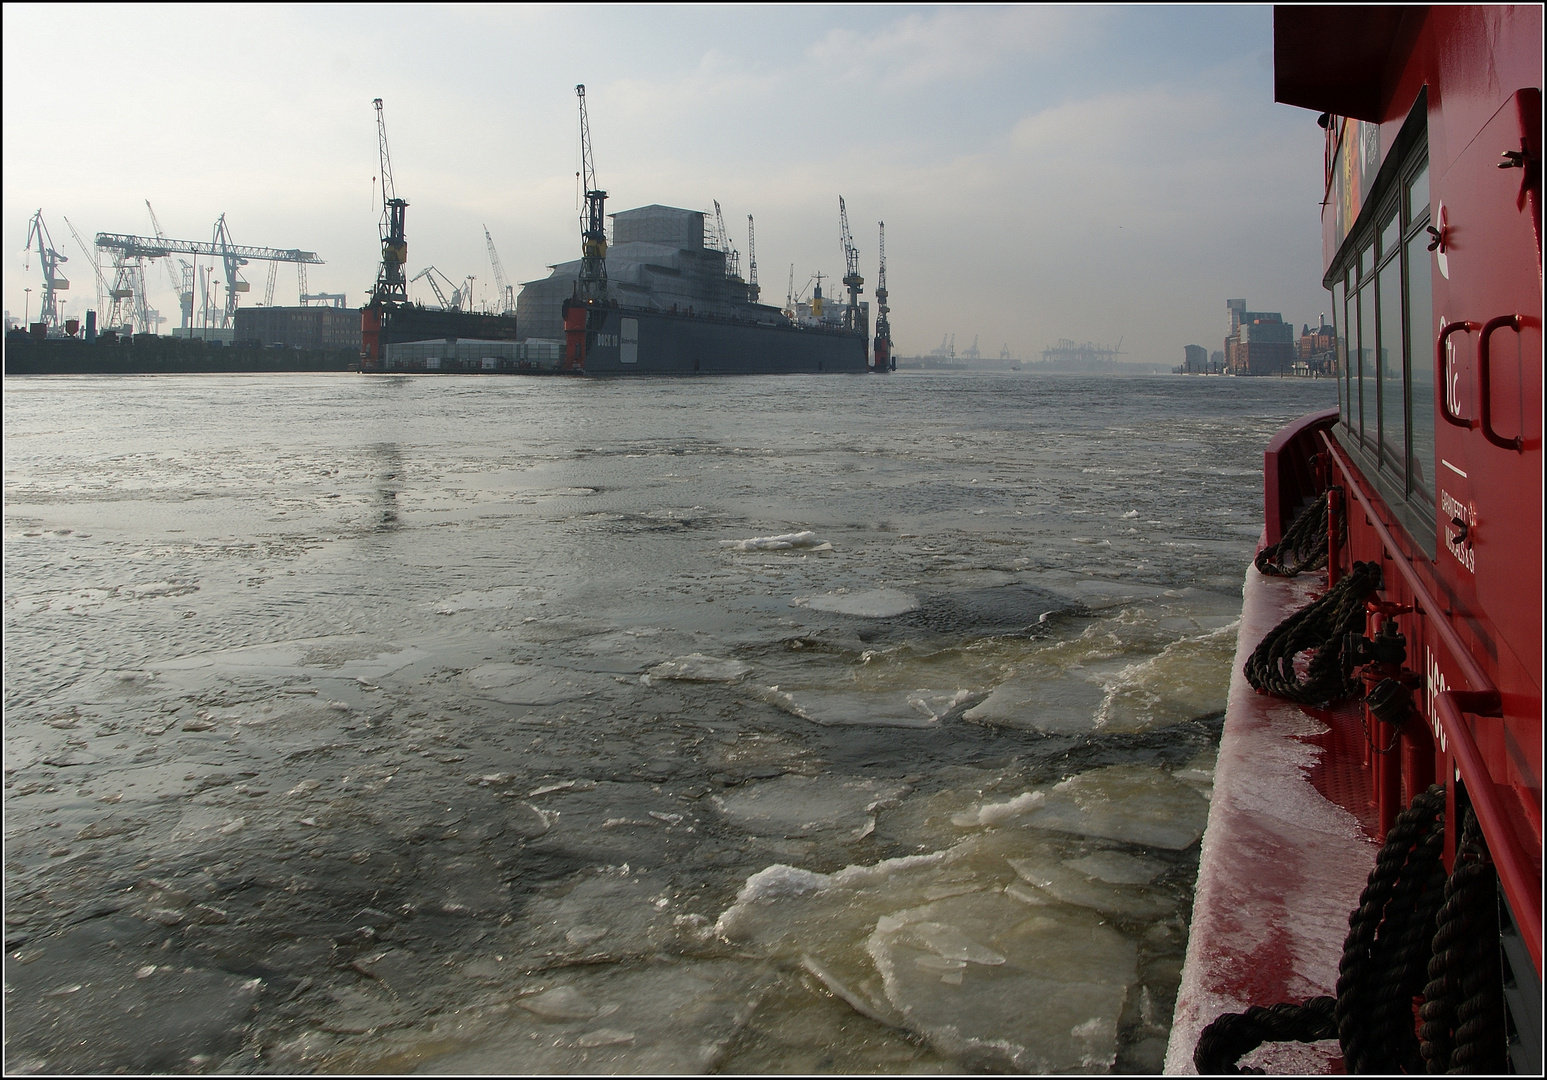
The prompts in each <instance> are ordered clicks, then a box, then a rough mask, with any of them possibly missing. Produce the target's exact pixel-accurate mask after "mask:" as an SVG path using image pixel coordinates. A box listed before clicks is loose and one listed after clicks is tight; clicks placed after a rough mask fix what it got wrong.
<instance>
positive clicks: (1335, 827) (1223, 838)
mask: <svg viewBox="0 0 1547 1080" xmlns="http://www.w3.org/2000/svg"><path fill="white" fill-rule="evenodd" d="M1325 589H1326V576H1325V573H1320V574H1307V575H1304V576H1302V577H1300V578H1298V579H1284V578H1272V577H1266V576H1264V575H1262V574H1260V573H1259V572H1258V571H1257V570H1256V568H1255V567H1252V568H1249V569H1248V570H1247V575H1246V587H1245V596H1244V604H1243V608H1242V612H1241V630H1240V635H1239V640H1238V644H1237V648H1236V656H1235V661H1234V663H1235V670H1234V672H1233V674H1232V677H1231V683H1230V697H1229V700H1228V704H1227V707H1226V715H1225V728H1224V734H1223V736H1222V737H1221V740H1220V748H1219V764H1218V768H1217V770H1216V772H1215V778H1214V795H1213V802H1212V804H1211V806H1210V809H1209V822H1208V828H1207V830H1206V831H1205V833H1204V836H1203V846H1202V853H1201V856H1200V860H1199V868H1198V884H1197V889H1196V892H1195V895H1194V900H1193V914H1192V930H1191V934H1190V937H1189V940H1188V945H1187V959H1186V964H1185V967H1184V968H1183V973H1182V985H1181V989H1180V991H1179V993H1178V994H1177V1002H1176V1011H1175V1016H1174V1019H1173V1022H1172V1029H1171V1041H1170V1046H1169V1048H1168V1050H1167V1054H1166V1066H1165V1068H1166V1072H1167V1073H1170V1074H1178V1073H1180V1074H1194V1073H1196V1072H1197V1069H1196V1068H1195V1067H1194V1065H1193V1058H1192V1055H1193V1048H1194V1047H1195V1046H1196V1044H1197V1041H1198V1035H1199V1034H1200V1033H1201V1032H1202V1030H1203V1029H1204V1028H1205V1027H1206V1026H1208V1024H1209V1023H1210V1022H1212V1021H1213V1020H1214V1019H1215V1017H1217V1016H1220V1015H1221V1014H1223V1013H1230V1012H1241V1011H1243V1010H1245V1008H1246V1007H1247V1006H1248V1005H1254V1004H1256V1005H1260V1004H1269V1003H1273V1002H1281V1001H1287V1002H1296V1003H1299V1002H1303V1001H1305V1000H1306V999H1308V998H1312V997H1316V996H1319V995H1323V994H1332V993H1333V992H1334V988H1335V985H1336V982H1337V974H1338V962H1339V960H1340V959H1341V956H1342V951H1343V933H1342V931H1343V930H1344V929H1346V927H1347V925H1348V915H1349V913H1350V912H1352V911H1353V910H1354V909H1355V907H1356V906H1357V905H1358V901H1359V895H1360V893H1361V892H1362V891H1363V889H1364V885H1365V881H1366V879H1367V877H1368V876H1369V872H1370V869H1371V868H1372V867H1373V866H1374V864H1375V854H1376V851H1377V850H1378V847H1379V844H1378V841H1377V839H1376V835H1377V831H1378V829H1379V821H1378V814H1377V810H1376V805H1375V799H1374V791H1373V789H1372V784H1371V781H1370V776H1369V773H1368V772H1367V771H1366V770H1365V769H1364V768H1363V767H1362V764H1363V762H1364V759H1365V734H1364V726H1363V722H1362V710H1361V709H1359V708H1357V707H1355V706H1352V705H1349V706H1344V707H1341V708H1337V709H1330V710H1328V709H1314V708H1306V707H1302V706H1299V705H1296V704H1295V703H1293V702H1289V701H1284V700H1282V699H1280V698H1275V697H1271V696H1268V695H1266V694H1259V693H1258V692H1257V691H1255V690H1254V689H1252V687H1251V685H1250V684H1249V683H1248V682H1247V681H1246V676H1245V675H1244V674H1243V672H1242V668H1243V666H1244V665H1245V663H1246V660H1247V658H1248V657H1249V656H1250V655H1251V653H1252V650H1253V649H1255V648H1256V647H1257V644H1258V642H1260V641H1261V640H1262V639H1263V637H1265V636H1266V635H1267V634H1268V632H1269V631H1271V630H1272V629H1273V628H1274V627H1275V626H1277V625H1278V624H1279V622H1281V621H1282V620H1283V619H1284V618H1285V617H1286V616H1287V615H1289V614H1291V613H1292V612H1294V611H1297V610H1299V609H1300V608H1301V607H1304V606H1305V605H1306V604H1308V603H1309V602H1311V601H1312V600H1313V599H1315V598H1316V597H1318V596H1319V595H1321V594H1322V593H1323V592H1324V591H1325ZM1331 927H1337V928H1339V930H1338V931H1337V932H1335V933H1329V932H1328V930H1329V928H1331ZM1241 1064H1242V1065H1248V1064H1251V1065H1256V1066H1258V1067H1260V1068H1265V1069H1266V1071H1267V1072H1269V1073H1275V1072H1277V1073H1341V1072H1342V1071H1343V1061H1342V1054H1341V1051H1340V1050H1339V1048H1338V1045H1337V1043H1336V1041H1332V1040H1329V1041H1326V1042H1322V1043H1312V1044H1307V1045H1302V1044H1296V1043H1279V1044H1269V1045H1266V1046H1263V1047H1261V1048H1259V1049H1258V1050H1257V1051H1255V1052H1254V1053H1252V1054H1251V1055H1248V1056H1247V1057H1246V1058H1243V1059H1242V1061H1241Z"/></svg>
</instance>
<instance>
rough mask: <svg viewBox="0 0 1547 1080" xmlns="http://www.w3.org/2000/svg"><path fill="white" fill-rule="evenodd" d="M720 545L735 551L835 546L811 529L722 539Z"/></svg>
mask: <svg viewBox="0 0 1547 1080" xmlns="http://www.w3.org/2000/svg"><path fill="white" fill-rule="evenodd" d="M720 546H721V547H723V548H730V549H731V550H733V551H789V550H791V549H793V548H801V549H804V550H806V551H831V550H832V548H833V546H832V545H831V544H829V543H827V542H826V541H825V540H822V539H820V538H819V537H818V536H817V534H816V533H814V532H812V531H811V530H810V529H807V530H805V531H803V532H795V533H781V534H780V535H778V536H754V537H752V538H751V539H749V540H721V541H720Z"/></svg>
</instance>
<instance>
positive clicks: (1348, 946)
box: [1337, 784, 1445, 1073]
mask: <svg viewBox="0 0 1547 1080" xmlns="http://www.w3.org/2000/svg"><path fill="white" fill-rule="evenodd" d="M1444 845H1445V788H1444V786H1443V785H1441V784H1436V785H1434V786H1433V787H1431V788H1430V789H1429V790H1428V791H1426V792H1425V793H1424V794H1422V795H1419V796H1418V797H1417V798H1415V799H1414V800H1413V802H1412V805H1411V806H1409V807H1408V808H1407V809H1406V810H1404V811H1402V813H1401V814H1399V815H1397V820H1396V823H1395V824H1394V825H1393V826H1392V828H1391V832H1390V833H1388V834H1387V836H1386V843H1385V844H1384V845H1382V847H1381V850H1380V853H1379V854H1378V855H1376V857H1375V869H1374V870H1372V871H1371V872H1370V877H1369V880H1368V881H1367V883H1366V884H1365V887H1364V892H1363V893H1362V894H1360V897H1359V907H1358V909H1357V910H1356V911H1355V912H1354V913H1353V914H1352V915H1351V916H1350V917H1349V920H1348V937H1347V938H1346V939H1345V940H1344V942H1343V959H1342V962H1341V963H1340V964H1339V965H1338V982H1337V1021H1338V1041H1339V1042H1340V1043H1341V1044H1342V1047H1343V1062H1344V1065H1345V1066H1346V1068H1347V1069H1348V1071H1349V1072H1350V1073H1370V1072H1379V1073H1393V1072H1421V1071H1423V1059H1422V1057H1421V1055H1420V1053H1419V1047H1418V1037H1417V1035H1416V1034H1415V1032H1414V1020H1413V999H1414V998H1415V997H1416V996H1417V995H1418V994H1419V993H1420V992H1421V991H1422V989H1423V986H1424V979H1425V976H1426V974H1427V968H1428V961H1429V949H1430V945H1431V942H1432V940H1433V938H1434V925H1435V912H1436V911H1437V910H1438V909H1439V906H1440V902H1441V900H1442V898H1443V895H1444V886H1445V864H1444V862H1443V861H1442V853H1443V850H1444Z"/></svg>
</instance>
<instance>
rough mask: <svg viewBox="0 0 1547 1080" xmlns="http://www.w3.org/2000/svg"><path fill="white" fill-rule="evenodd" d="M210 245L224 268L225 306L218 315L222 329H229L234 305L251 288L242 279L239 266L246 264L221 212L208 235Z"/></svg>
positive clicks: (232, 318)
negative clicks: (232, 239)
mask: <svg viewBox="0 0 1547 1080" xmlns="http://www.w3.org/2000/svg"><path fill="white" fill-rule="evenodd" d="M210 245H211V246H212V247H214V248H215V249H216V251H217V253H218V254H219V256H220V261H221V262H222V263H224V264H225V269H226V307H225V311H224V312H222V314H221V317H220V325H221V328H222V329H229V328H230V327H232V326H234V325H235V323H236V305H237V303H238V302H239V301H240V300H241V296H242V294H243V293H245V292H248V291H250V290H251V289H252V286H250V285H249V284H247V282H246V281H244V280H242V274H241V268H242V267H244V266H246V265H247V262H248V260H247V259H246V258H244V257H243V256H242V254H241V252H240V251H239V249H238V247H237V245H236V244H234V243H232V241H231V230H230V228H228V227H227V225H226V215H224V214H221V215H220V217H219V219H218V220H217V221H216V222H215V228H214V230H213V232H212V233H211V235H210Z"/></svg>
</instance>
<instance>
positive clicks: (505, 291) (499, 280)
mask: <svg viewBox="0 0 1547 1080" xmlns="http://www.w3.org/2000/svg"><path fill="white" fill-rule="evenodd" d="M483 238H484V239H485V240H487V241H488V242H489V265H490V266H492V267H493V268H494V281H495V283H496V284H497V285H499V287H500V314H501V315H508V314H510V311H511V309H512V308H514V307H515V306H516V302H515V298H514V297H513V296H512V295H511V293H512V290H511V287H510V284H509V283H508V282H507V281H506V280H505V267H504V265H503V264H502V263H501V262H500V253H499V252H498V251H495V250H494V237H492V236H490V235H489V226H487V225H485V226H484V227H483Z"/></svg>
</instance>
